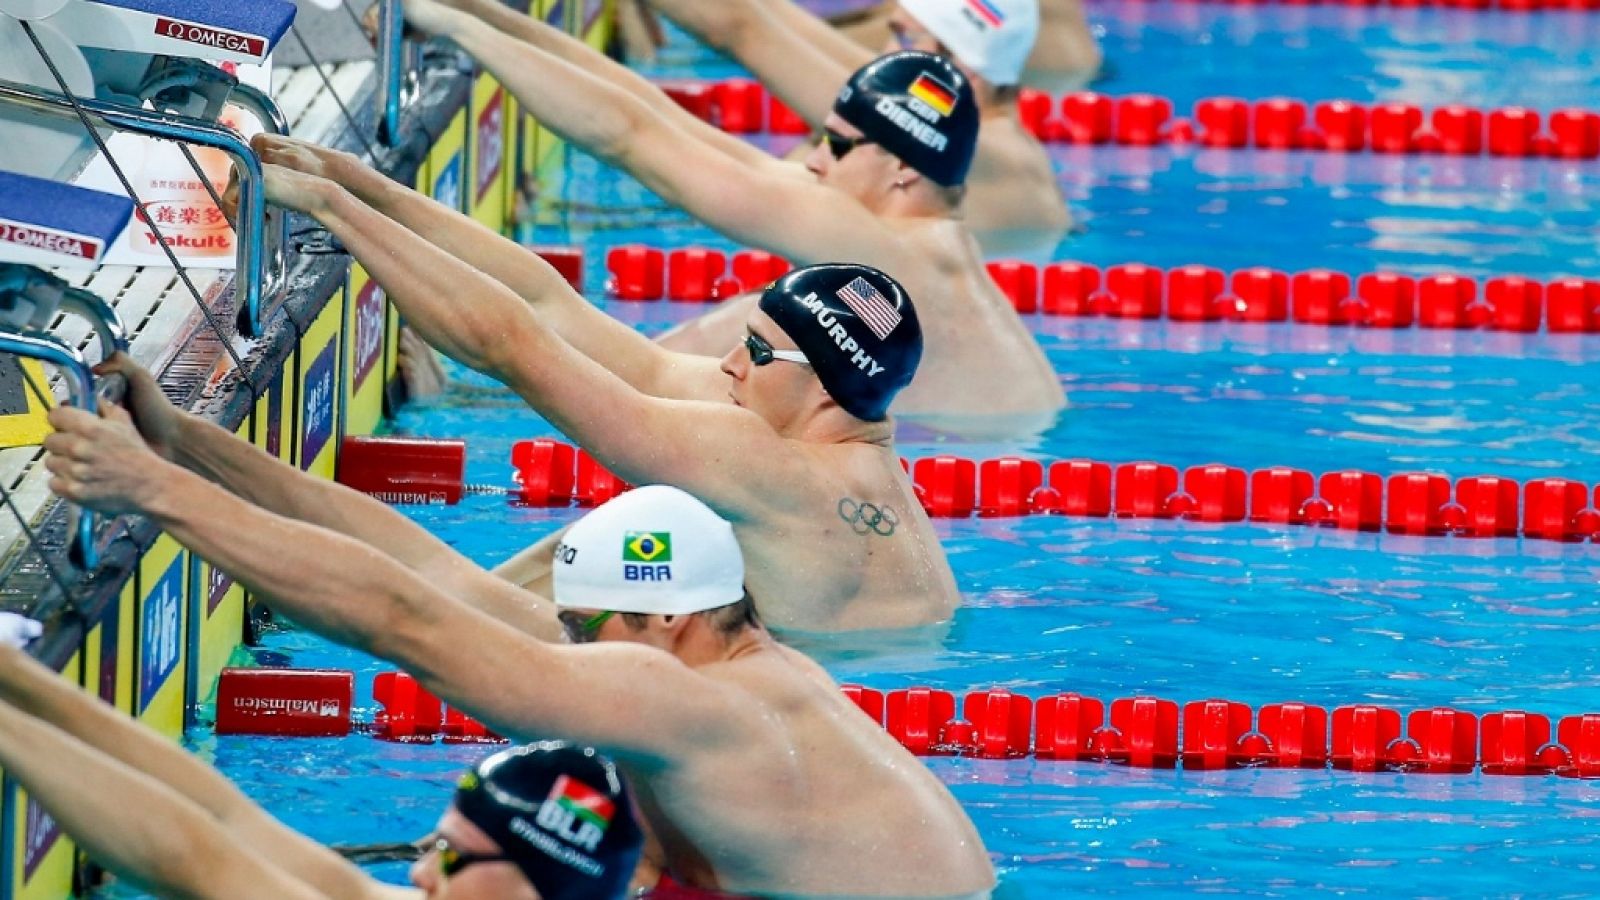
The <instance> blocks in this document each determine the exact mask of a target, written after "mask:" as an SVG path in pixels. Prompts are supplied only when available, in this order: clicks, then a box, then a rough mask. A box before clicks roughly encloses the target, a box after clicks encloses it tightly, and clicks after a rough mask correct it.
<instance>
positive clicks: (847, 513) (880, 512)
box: [839, 497, 900, 537]
mask: <svg viewBox="0 0 1600 900" xmlns="http://www.w3.org/2000/svg"><path fill="white" fill-rule="evenodd" d="M839 518H841V519H843V520H845V522H846V523H848V524H849V525H850V530H851V531H854V532H855V533H856V534H876V535H878V536H879V537H888V536H889V535H892V534H894V529H895V526H897V525H899V524H900V517H899V516H897V515H895V514H894V510H893V509H891V508H889V507H887V506H877V505H875V504H872V503H865V502H863V503H857V502H855V501H854V500H851V499H850V498H849V497H841V498H839Z"/></svg>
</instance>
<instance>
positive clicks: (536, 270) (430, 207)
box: [251, 7, 723, 400]
mask: <svg viewBox="0 0 1600 900" xmlns="http://www.w3.org/2000/svg"><path fill="white" fill-rule="evenodd" d="M500 8H501V9H505V10H506V11H507V12H510V10H509V8H507V7H500ZM519 18H520V17H519ZM529 21H532V20H529ZM251 143H252V146H254V147H255V149H256V151H257V152H258V153H260V154H261V159H262V160H263V161H264V162H267V163H272V164H276V165H281V166H286V167H288V168H291V169H294V170H296V171H298V172H304V173H306V174H309V175H316V176H320V177H322V178H327V179H328V180H330V181H333V182H336V183H337V184H340V185H342V186H344V188H345V189H346V190H348V191H350V193H352V194H354V195H355V196H356V197H358V198H360V199H361V200H362V201H363V202H365V203H366V204H367V205H368V206H371V207H372V208H373V209H375V210H377V211H378V212H381V213H383V214H384V215H385V216H387V217H389V218H390V219H393V220H395V221H396V222H398V223H400V224H401V225H404V226H405V227H406V228H408V229H410V230H411V231H413V232H415V233H416V234H417V235H418V236H420V237H422V238H424V239H425V240H427V241H428V242H429V243H431V244H433V245H434V246H435V247H438V248H439V249H441V250H443V251H445V252H446V253H448V254H450V255H451V256H454V257H455V258H457V259H459V260H462V261H463V262H465V263H467V264H468V265H471V266H472V267H473V268H476V269H478V270H479V271H481V272H483V273H484V274H486V275H488V276H489V277H491V278H493V279H495V280H496V281H498V282H500V283H501V284H503V285H505V286H506V287H508V288H510V289H511V290H512V291H514V292H515V293H516V294H517V295H518V296H519V297H521V298H522V299H523V300H524V301H525V302H526V303H527V304H528V305H529V306H531V307H533V309H534V310H535V311H536V312H537V313H538V314H539V319H540V321H542V322H544V323H546V324H547V325H548V326H549V327H550V328H551V329H552V330H554V331H555V333H556V334H559V335H560V336H561V337H562V339H563V340H565V341H567V342H568V343H570V344H572V345H573V346H574V347H576V348H578V350H579V351H580V352H581V353H583V354H584V355H585V356H588V357H589V358H591V359H593V360H595V361H596V362H598V363H600V364H601V365H602V366H605V367H606V368H607V369H610V370H611V371H612V372H615V373H616V374H617V376H618V377H619V378H621V379H622V380H623V381H626V382H627V383H628V384H630V385H632V386H633V387H635V388H637V389H638V390H641V391H643V392H645V393H646V394H650V395H652V396H656V397H674V398H677V399H680V400H716V399H720V398H721V396H722V393H723V392H722V391H721V390H720V389H719V388H718V382H719V381H720V379H719V378H718V377H717V372H716V361H715V360H711V359H707V358H706V357H703V356H690V355H688V354H684V353H674V352H672V351H670V350H667V349H665V348H664V347H662V346H661V345H659V344H657V343H656V342H654V341H652V340H650V339H649V338H647V337H645V336H644V335H642V334H640V333H639V332H637V331H635V330H633V329H632V328H629V327H628V326H627V325H624V324H622V323H621V322H618V321H617V320H615V319H613V318H611V317H610V316H608V315H606V314H605V313H603V312H601V311H600V310H599V309H596V308H595V306H594V305H593V304H592V303H590V302H589V301H587V300H585V299H583V297H581V296H579V295H578V293H577V292H576V291H574V290H573V289H572V287H571V286H570V285H569V284H567V281H566V279H565V278H562V277H561V275H560V273H558V272H556V270H555V269H554V268H552V267H551V266H550V264H549V263H547V262H545V261H544V260H543V259H541V258H540V257H539V254H537V253H534V252H533V251H532V250H529V249H528V248H526V247H523V246H522V245H520V244H518V243H516V242H515V241H512V240H510V239H508V238H506V237H505V236H503V235H501V234H500V233H499V232H497V231H495V230H494V229H492V228H489V227H487V226H485V225H484V224H483V223H481V222H479V221H477V220H476V219H473V218H472V217H471V216H466V215H463V214H462V213H461V212H460V211H459V210H455V209H451V208H449V207H447V206H445V205H444V204H442V203H440V202H438V201H437V200H434V199H432V198H430V197H425V196H423V195H422V194H419V193H417V192H416V191H414V190H412V189H411V188H408V187H405V186H404V185H401V184H397V183H396V182H394V181H393V180H391V179H390V178H389V177H388V176H386V175H384V174H383V173H382V172H378V171H376V170H375V169H373V168H371V167H369V166H367V165H366V164H365V163H363V162H361V161H360V160H359V159H356V158H355V157H354V156H352V155H350V154H348V153H341V152H338V151H336V150H329V149H327V148H325V147H318V146H317V145H315V144H312V143H310V142H307V141H302V140H299V139H296V138H289V137H278V136H276V135H268V134H263V135H259V136H257V137H256V138H255V140H254V141H252V142H251ZM708 385H709V387H708Z"/></svg>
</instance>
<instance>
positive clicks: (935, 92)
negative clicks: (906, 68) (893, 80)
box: [906, 72, 956, 116]
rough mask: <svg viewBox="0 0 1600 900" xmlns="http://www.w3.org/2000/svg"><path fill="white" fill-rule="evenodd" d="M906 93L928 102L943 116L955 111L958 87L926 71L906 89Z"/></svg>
mask: <svg viewBox="0 0 1600 900" xmlns="http://www.w3.org/2000/svg"><path fill="white" fill-rule="evenodd" d="M906 93H908V94H910V95H911V96H913V97H915V98H917V99H918V100H921V101H922V102H923V103H926V104H928V106H929V107H930V108H932V109H933V111H934V112H936V113H938V114H939V115H941V116H948V115H950V113H952V112H954V111H955V108H956V89H955V88H953V87H950V86H948V85H945V84H943V83H941V82H940V81H939V80H938V79H936V78H934V77H933V76H932V75H929V74H928V73H926V72H924V73H922V74H921V75H918V76H917V80H916V81H913V82H911V87H909V88H907V89H906Z"/></svg>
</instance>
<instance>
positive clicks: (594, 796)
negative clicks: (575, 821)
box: [549, 775, 617, 831]
mask: <svg viewBox="0 0 1600 900" xmlns="http://www.w3.org/2000/svg"><path fill="white" fill-rule="evenodd" d="M549 799H551V800H553V801H555V802H556V805H558V806H560V807H561V808H562V809H564V810H566V811H567V812H569V813H572V814H573V815H574V816H577V817H578V818H580V819H582V820H584V821H585V822H588V823H590V824H591V825H593V826H594V827H596V828H598V829H600V830H601V831H605V830H606V828H608V827H610V825H611V817H612V816H613V815H615V814H616V811H617V807H616V804H615V803H612V802H611V798H610V797H607V796H606V795H605V794H602V793H600V792H599V791H597V790H595V789H594V788H592V787H589V786H588V785H587V784H584V783H583V782H581V781H578V780H577V779H575V778H569V777H567V776H566V775H560V776H557V777H556V783H555V784H554V785H551V787H550V797H549Z"/></svg>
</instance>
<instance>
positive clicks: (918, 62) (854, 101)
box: [833, 50, 978, 187]
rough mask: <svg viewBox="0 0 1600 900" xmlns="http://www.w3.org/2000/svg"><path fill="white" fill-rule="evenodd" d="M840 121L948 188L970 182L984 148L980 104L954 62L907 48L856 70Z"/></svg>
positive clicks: (842, 98) (840, 105) (839, 103)
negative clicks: (969, 175)
mask: <svg viewBox="0 0 1600 900" xmlns="http://www.w3.org/2000/svg"><path fill="white" fill-rule="evenodd" d="M833 111H834V113H835V114H836V115H838V116H839V118H841V119H844V120H845V121H846V122H849V123H850V124H851V125H854V126H855V127H857V128H859V129H861V133H862V134H864V135H866V136H867V139H868V140H870V141H872V142H873V143H875V144H877V145H878V146H880V147H882V148H884V149H885V150H887V151H889V152H890V153H893V154H894V155H895V156H897V157H899V158H900V160H901V161H902V162H904V163H905V164H906V165H908V166H910V167H911V168H913V169H916V170H917V171H918V172H921V173H922V174H923V175H925V176H927V177H928V178H930V179H932V180H933V181H934V182H936V183H938V184H941V185H943V186H945V187H955V186H956V185H959V184H962V183H964V182H965V181H966V180H967V170H968V169H970V168H971V167H972V155H973V153H974V152H975V151H976V150H977V148H978V101H977V99H976V98H975V97H974V96H973V93H972V85H971V84H969V83H968V82H967V78H966V76H965V75H962V74H961V71H960V70H959V69H957V68H956V67H955V66H954V65H952V64H951V63H950V61H949V60H947V59H945V58H943V57H940V56H934V55H933V54H931V53H921V52H918V51H915V50H907V51H904V52H901V53H891V54H889V55H888V56H881V57H879V58H877V59H875V60H873V61H872V62H870V63H867V64H866V65H865V66H862V67H861V68H860V69H857V70H856V73H855V74H854V75H851V76H850V80H849V81H847V82H845V85H844V88H842V89H841V90H840V91H839V98H838V99H837V100H835V101H834V102H833Z"/></svg>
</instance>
